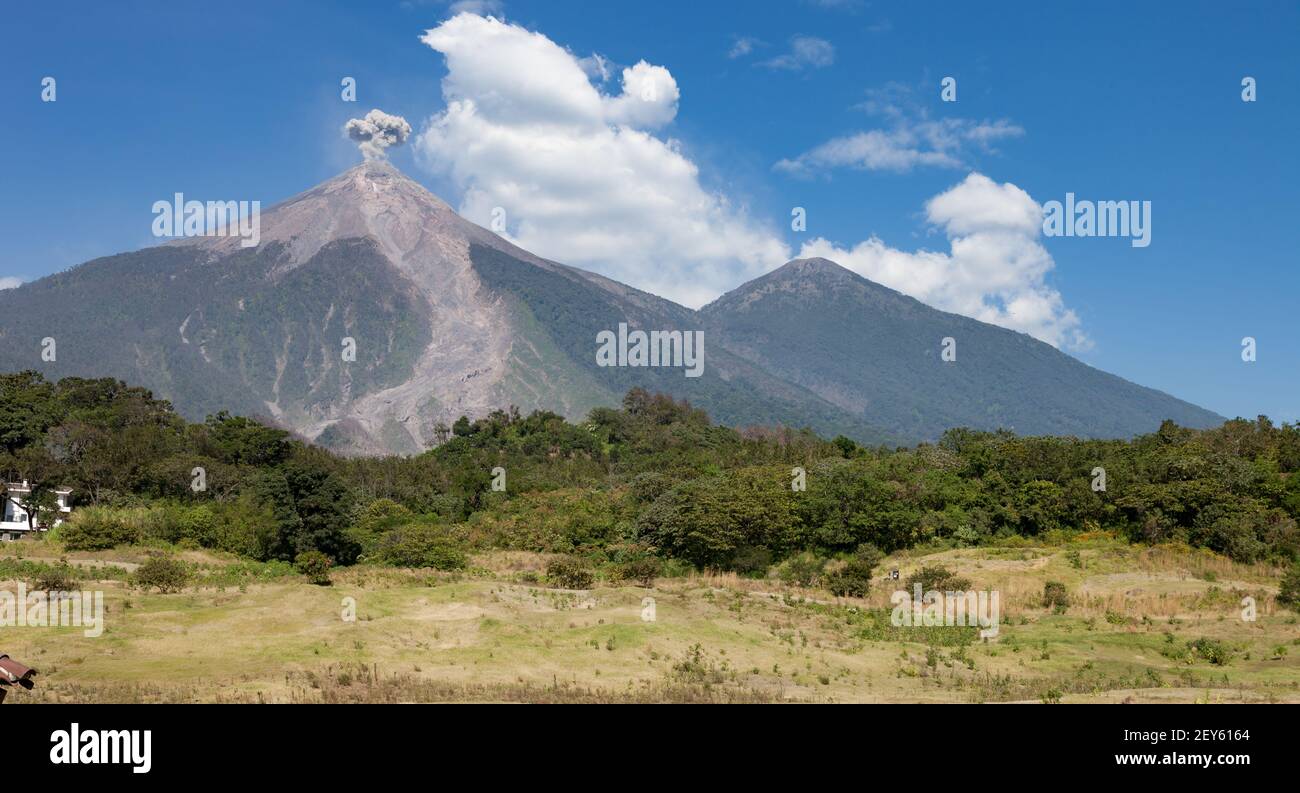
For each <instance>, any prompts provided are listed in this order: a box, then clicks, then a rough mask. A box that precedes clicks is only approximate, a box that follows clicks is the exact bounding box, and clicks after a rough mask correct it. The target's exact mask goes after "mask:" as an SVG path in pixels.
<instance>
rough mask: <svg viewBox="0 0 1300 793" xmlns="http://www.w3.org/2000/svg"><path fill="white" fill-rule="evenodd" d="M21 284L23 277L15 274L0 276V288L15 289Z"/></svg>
mask: <svg viewBox="0 0 1300 793" xmlns="http://www.w3.org/2000/svg"><path fill="white" fill-rule="evenodd" d="M22 285H23V279H21V278H19V277H18V276H16V275H5V276H0V289H17V288H18V287H20V286H22Z"/></svg>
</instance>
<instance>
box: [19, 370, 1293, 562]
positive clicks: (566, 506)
mask: <svg viewBox="0 0 1300 793" xmlns="http://www.w3.org/2000/svg"><path fill="white" fill-rule="evenodd" d="M446 430H447V432H446V433H445V435H446V437H447V440H446V442H444V443H442V444H441V445H439V446H437V447H436V448H434V449H431V450H429V451H427V452H425V453H423V454H420V455H417V456H412V457H382V458H344V457H339V456H336V455H334V454H331V453H330V452H328V451H325V450H323V449H321V448H318V447H315V446H312V445H310V444H307V443H304V442H302V441H300V440H296V439H294V438H293V437H291V436H290V435H289V434H288V433H287V432H285V431H283V430H280V429H276V428H274V427H270V426H267V425H265V424H262V423H259V422H257V421H255V420H252V419H248V418H243V417H238V416H231V415H228V414H224V413H222V414H218V415H215V416H210V417H209V418H208V419H207V420H206V421H205V422H203V423H201V424H196V423H188V422H186V421H185V420H184V419H182V418H181V417H179V416H178V415H177V414H176V413H175V412H174V411H173V410H172V408H171V406H170V405H169V404H168V403H167V402H165V401H160V400H157V399H154V398H153V397H152V395H151V394H150V393H149V392H148V391H147V390H144V389H141V388H136V387H131V386H128V385H126V384H124V383H121V382H119V381H115V380H112V379H82V378H73V377H69V378H65V379H63V380H60V381H58V382H57V383H51V382H47V381H46V380H45V379H44V378H43V377H42V376H41V375H40V374H39V373H36V372H20V373H15V374H6V375H0V473H3V474H4V476H5V478H6V480H7V481H21V480H27V481H28V482H29V483H30V484H31V486H32V487H33V491H34V496H33V500H34V502H35V503H36V504H37V506H38V507H41V508H44V509H46V510H48V509H50V508H51V506H52V503H53V495H52V491H53V489H54V488H56V487H62V486H68V487H71V488H73V494H72V503H73V505H74V506H75V511H74V513H73V518H72V519H71V520H70V521H69V522H68V523H66V524H64V525H63V526H60V527H59V528H58V529H57V530H56V531H55V532H53V535H54V539H56V540H58V541H61V542H63V543H64V544H65V545H66V546H67V547H68V548H87V549H96V548H107V547H112V546H114V545H119V544H146V545H149V544H155V545H159V546H162V547H173V546H174V547H180V548H183V547H194V546H202V547H207V548H214V549H218V550H223V551H229V552H232V553H236V554H239V555H241V556H245V557H249V558H251V559H256V560H261V561H270V560H283V561H294V560H299V561H300V563H301V561H302V559H303V558H304V554H307V555H308V556H307V557H305V558H307V559H308V560H309V561H310V560H311V559H318V560H319V557H321V556H323V557H325V558H327V559H328V563H329V564H332V565H350V564H354V563H357V562H367V563H377V564H390V565H399V566H406V567H425V566H428V567H438V568H442V569H451V568H456V567H460V566H463V565H464V564H466V559H467V558H468V555H469V554H471V553H473V552H475V551H478V550H484V549H489V548H504V549H517V550H527V551H538V552H548V553H559V554H566V555H569V557H570V558H571V559H572V560H573V563H574V564H578V565H581V566H586V567H588V568H589V569H592V570H596V571H601V570H607V569H608V570H614V569H624V568H627V567H628V566H636V565H637V564H640V565H642V566H643V567H642V569H649V570H652V571H653V570H655V569H659V568H660V567H661V566H663V565H668V566H670V567H672V568H675V569H690V568H695V569H712V570H733V571H736V572H739V573H742V574H749V575H762V574H764V573H766V572H767V571H768V569H769V568H770V567H771V566H773V565H776V564H779V563H781V562H782V561H783V560H786V559H789V558H791V557H794V556H796V555H811V556H813V557H816V558H820V559H828V560H829V559H836V558H841V559H852V558H859V557H860V556H861V554H863V553H870V554H874V553H876V552H877V551H878V552H884V553H889V552H892V551H895V550H898V549H903V548H912V547H917V546H926V547H956V546H968V545H981V544H994V543H1002V542H1006V541H1008V540H1010V539H1012V538H1015V537H1037V538H1044V539H1048V540H1051V539H1054V538H1067V537H1069V536H1071V535H1074V534H1077V533H1085V532H1086V533H1109V534H1111V535H1113V536H1116V537H1120V538H1125V539H1127V540H1129V541H1131V542H1134V543H1152V544H1155V543H1185V544H1188V545H1191V546H1197V547H1203V548H1207V549H1210V550H1212V551H1215V552H1217V553H1221V554H1224V555H1226V556H1228V557H1231V558H1232V559H1234V560H1237V561H1243V562H1253V561H1265V560H1272V561H1276V562H1281V563H1290V562H1294V561H1295V560H1296V559H1297V558H1298V557H1300V532H1298V531H1297V525H1296V521H1297V519H1298V518H1300V477H1297V476H1296V471H1297V469H1300V427H1297V426H1295V425H1288V424H1282V425H1280V426H1279V425H1276V424H1274V423H1273V422H1271V421H1269V420H1268V419H1267V418H1265V417H1259V418H1258V419H1256V420H1253V421H1251V420H1242V419H1237V420H1232V421H1228V422H1226V423H1225V424H1223V425H1222V426H1221V427H1218V428H1215V429H1210V430H1192V429H1186V428H1182V427H1179V426H1176V425H1174V424H1173V423H1170V422H1166V423H1165V424H1164V425H1163V426H1161V427H1160V429H1159V431H1157V432H1155V433H1153V434H1150V435H1144V436H1141V437H1138V438H1135V439H1132V440H1127V441H1125V440H1080V439H1076V438H1062V437H1018V436H1016V435H1014V434H1012V433H1009V432H997V433H989V432H975V431H970V430H963V429H953V430H949V431H948V432H946V433H945V434H944V435H943V436H942V438H941V440H940V441H939V442H937V443H935V444H921V445H919V446H915V447H910V448H895V449H888V448H883V447H882V448H867V447H863V446H861V445H859V444H857V443H855V442H853V441H851V440H849V439H847V438H844V437H838V438H835V439H833V440H826V439H823V438H820V437H818V436H816V435H815V434H813V433H812V432H811V431H808V430H795V429H790V428H779V427H778V428H770V427H755V428H742V429H732V428H729V427H723V426H717V425H715V424H713V423H712V422H711V421H710V419H709V417H708V416H707V415H706V414H705V413H704V412H702V411H700V410H698V409H695V408H692V407H691V406H690V405H688V404H685V403H682V402H677V401H674V400H673V399H672V398H670V397H667V396H662V395H655V394H650V393H648V392H646V391H643V390H640V389H634V390H632V391H630V392H628V394H627V395H626V397H625V398H624V400H623V404H622V406H621V408H619V409H612V408H597V409H595V410H593V411H591V413H590V414H589V415H588V417H587V418H586V420H584V421H582V422H581V423H577V424H575V423H570V422H567V421H566V420H565V419H563V418H562V417H560V416H558V415H555V414H552V413H547V412H535V413H532V414H530V415H527V416H524V415H520V414H519V413H518V411H514V410H509V411H505V410H502V411H497V412H494V413H492V414H491V415H489V416H487V417H486V418H483V419H480V420H477V421H470V420H469V419H466V418H462V419H460V420H459V421H457V422H456V423H455V425H454V426H453V427H450V428H446ZM494 469H495V471H494ZM796 469H802V470H803V471H804V479H805V482H806V489H804V490H798V489H797V488H795V487H793V486H792V483H794V482H795V481H796V479H797V478H798V471H797V470H796ZM1098 469H1103V470H1104V482H1105V489H1104V490H1100V489H1098V488H1097V487H1096V485H1097V483H1098V482H1099V479H1098V475H1099V473H1100V472H1099V471H1098ZM494 481H495V482H496V483H497V485H498V486H500V485H501V484H504V490H496V489H494ZM196 483H198V484H201V485H202V486H201V487H198V488H197V489H196Z"/></svg>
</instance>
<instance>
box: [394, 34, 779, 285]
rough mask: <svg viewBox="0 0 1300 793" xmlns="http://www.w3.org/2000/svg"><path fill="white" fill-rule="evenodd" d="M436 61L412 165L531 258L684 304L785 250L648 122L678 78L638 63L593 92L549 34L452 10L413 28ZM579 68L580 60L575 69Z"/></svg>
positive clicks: (656, 121)
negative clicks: (439, 70) (442, 64)
mask: <svg viewBox="0 0 1300 793" xmlns="http://www.w3.org/2000/svg"><path fill="white" fill-rule="evenodd" d="M422 40H423V41H424V42H425V43H426V44H428V45H429V46H430V47H432V48H433V49H435V50H437V51H438V52H440V53H442V54H443V55H444V56H445V57H446V60H447V76H446V77H445V78H444V80H443V83H442V91H443V97H444V99H445V100H446V102H447V107H446V109H445V110H444V111H442V112H441V113H438V114H436V115H434V116H433V117H432V118H430V119H429V120H428V122H427V123H426V124H425V126H424V128H423V130H422V131H421V133H420V134H419V135H418V136H417V138H416V141H415V144H414V145H415V149H416V155H417V158H418V159H419V161H420V163H421V164H422V165H424V166H426V167H428V168H431V169H433V170H434V171H436V172H439V173H443V174H445V175H448V176H449V177H451V179H452V180H453V181H454V182H455V183H456V184H457V185H458V186H459V187H460V188H461V190H462V191H463V198H462V200H461V204H460V207H459V208H460V211H461V213H462V214H463V215H465V216H466V217H467V218H469V219H470V220H473V221H475V222H477V223H480V224H482V225H488V223H489V221H490V220H491V219H492V217H493V215H492V213H493V210H494V209H495V208H496V207H501V208H502V209H504V210H505V213H506V214H505V217H506V231H507V236H509V237H510V238H511V240H512V241H514V242H515V243H516V244H518V245H520V246H522V247H523V248H525V249H527V250H530V251H533V252H534V253H536V254H538V255H539V256H545V257H548V258H553V259H556V260H559V261H563V262H565V263H566V264H573V265H577V266H580V267H585V268H587V269H591V270H595V271H597V272H601V273H603V274H605V275H608V276H610V277H612V278H616V279H618V280H620V281H623V282H625V283H629V284H631V285H633V286H636V287H638V288H641V289H645V290H647V291H650V292H653V293H655V294H658V295H662V296H664V297H667V298H669V299H671V300H675V301H677V302H680V303H683V304H685V305H689V306H692V307H695V306H699V305H702V304H704V303H706V302H708V301H709V300H710V299H712V298H714V297H716V296H717V295H718V294H720V293H721V292H723V291H725V290H726V289H729V288H732V287H734V286H735V285H736V284H738V283H740V282H741V281H743V280H745V279H746V278H751V277H754V276H757V275H760V274H762V273H763V272H766V271H767V270H769V269H771V268H772V267H775V266H777V265H779V264H780V263H782V262H783V261H785V259H786V258H787V254H788V252H789V251H788V248H787V246H786V245H785V244H784V243H783V242H782V241H781V240H780V238H779V237H778V236H777V235H776V234H775V233H773V232H771V231H770V230H768V229H766V228H764V227H763V226H761V225H760V224H758V223H756V222H754V221H753V220H752V219H750V218H749V217H748V216H747V215H746V213H745V211H744V209H743V208H742V207H739V206H736V205H735V204H733V203H732V202H731V201H729V200H728V199H727V198H726V196H723V195H720V194H718V193H716V192H713V191H710V190H708V189H706V188H705V187H703V186H702V184H701V181H700V175H699V169H698V168H697V167H696V165H695V164H694V163H693V162H692V161H691V160H689V159H688V158H687V157H686V156H685V155H684V154H683V153H682V150H681V146H680V144H679V143H678V142H677V141H675V140H673V139H671V138H667V137H659V136H656V134H654V132H655V130H658V129H660V128H662V127H664V126H665V125H667V124H668V123H670V122H671V121H672V120H673V119H674V118H675V116H676V114H677V103H678V99H679V96H680V93H679V90H678V87H677V82H676V80H674V79H673V76H672V74H670V73H669V71H668V70H667V69H665V68H664V67H662V66H655V65H651V64H649V63H646V62H645V61H641V62H640V63H637V64H636V65H635V66H631V67H629V68H626V69H623V71H622V82H621V89H622V90H621V91H620V92H619V93H617V94H606V93H603V92H601V91H600V90H599V89H598V88H597V87H596V86H595V85H593V84H592V81H591V78H590V76H589V74H590V69H591V61H586V62H585V63H584V60H585V59H580V58H578V57H575V56H574V55H573V54H572V53H570V52H568V51H567V50H565V49H564V48H563V47H561V46H559V45H558V44H556V43H555V42H553V41H551V40H550V39H549V38H547V37H546V36H544V35H542V34H540V33H536V32H531V31H528V30H526V29H524V28H522V27H520V26H518V25H514V24H509V23H506V22H503V21H500V20H497V19H493V18H490V17H488V18H483V17H478V16H473V15H468V14H461V15H459V16H456V17H453V18H452V19H449V20H447V21H446V22H444V23H442V24H441V25H439V26H438V27H436V28H433V29H432V30H429V31H428V32H427V33H426V34H425V35H424V37H423V39H422ZM584 66H585V67H586V68H585V69H584Z"/></svg>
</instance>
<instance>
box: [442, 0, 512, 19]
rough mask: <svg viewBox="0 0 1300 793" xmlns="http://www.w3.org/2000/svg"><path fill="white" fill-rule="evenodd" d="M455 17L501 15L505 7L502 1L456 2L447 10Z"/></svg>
mask: <svg viewBox="0 0 1300 793" xmlns="http://www.w3.org/2000/svg"><path fill="white" fill-rule="evenodd" d="M447 10H448V11H450V12H451V13H452V14H453V15H455V14H478V15H479V16H484V15H487V14H498V15H499V14H501V12H502V11H504V10H505V5H504V4H503V3H502V2H501V0H455V1H454V2H453V3H452V4H451V6H450V7H449V8H448V9H447Z"/></svg>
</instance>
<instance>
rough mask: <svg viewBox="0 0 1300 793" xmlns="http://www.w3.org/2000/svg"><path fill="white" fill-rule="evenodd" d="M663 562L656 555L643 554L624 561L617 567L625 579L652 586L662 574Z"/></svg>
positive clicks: (644, 585)
mask: <svg viewBox="0 0 1300 793" xmlns="http://www.w3.org/2000/svg"><path fill="white" fill-rule="evenodd" d="M663 570H664V563H663V561H661V560H660V559H659V558H658V557H656V556H643V557H641V558H640V559H633V560H632V561H630V562H625V563H623V565H622V566H621V567H619V571H618V572H619V575H620V576H622V577H623V579H624V580H626V581H635V582H636V583H638V584H640V585H641V586H643V587H652V586H654V583H655V579H656V578H658V577H659V576H660V575H662V574H663Z"/></svg>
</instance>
